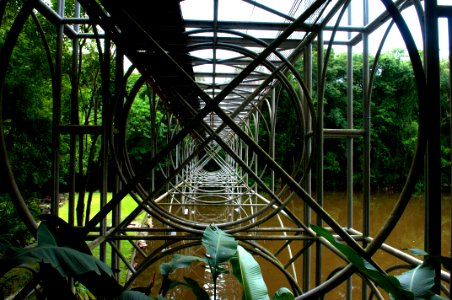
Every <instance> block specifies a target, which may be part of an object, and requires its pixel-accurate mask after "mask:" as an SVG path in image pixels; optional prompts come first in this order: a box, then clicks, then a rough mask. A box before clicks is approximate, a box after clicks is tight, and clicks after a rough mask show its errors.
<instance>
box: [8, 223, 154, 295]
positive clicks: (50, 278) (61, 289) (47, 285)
mask: <svg viewBox="0 0 452 300" xmlns="http://www.w3.org/2000/svg"><path fill="white" fill-rule="evenodd" d="M44 218H45V219H44V220H43V221H42V222H41V224H40V225H39V228H38V231H37V242H36V244H35V245H34V246H33V247H29V248H18V247H12V246H10V245H5V244H0V252H1V253H2V256H1V258H0V278H1V277H3V276H4V275H5V274H6V273H7V272H9V271H10V270H12V269H13V268H26V269H28V270H31V271H32V273H33V274H34V277H33V278H32V280H31V281H30V282H29V284H27V285H26V286H25V287H23V288H22V289H21V290H19V291H17V293H19V294H22V295H23V296H24V297H25V296H27V295H28V294H29V293H30V292H33V291H37V292H38V293H39V294H42V296H43V297H45V298H46V299H49V300H53V299H77V296H82V297H84V298H83V299H90V298H93V297H96V298H97V299H118V298H119V299H130V300H134V299H136V300H143V299H149V297H147V296H146V295H145V294H144V293H140V292H137V291H126V290H124V288H123V287H122V286H121V285H120V284H119V283H118V282H117V281H116V280H115V279H114V277H113V272H112V271H111V269H110V268H109V267H108V266H107V265H106V264H105V263H103V262H102V261H101V260H99V259H97V258H96V257H94V256H93V255H92V254H91V251H90V250H89V248H88V246H87V245H86V243H85V242H83V241H82V240H81V239H80V238H79V237H78V236H77V234H76V233H75V232H74V231H73V230H72V227H70V226H69V225H68V224H67V223H66V222H65V221H63V220H62V219H59V218H58V217H55V216H51V215H47V216H45V217H44ZM70 278H71V279H73V281H74V282H75V284H74V286H75V289H74V290H76V291H83V293H80V294H78V295H77V296H76V294H75V293H74V292H73V287H72V284H71V280H69V279H70ZM38 286H39V287H41V288H39V289H37V287H38ZM3 296H4V297H7V296H10V295H3Z"/></svg>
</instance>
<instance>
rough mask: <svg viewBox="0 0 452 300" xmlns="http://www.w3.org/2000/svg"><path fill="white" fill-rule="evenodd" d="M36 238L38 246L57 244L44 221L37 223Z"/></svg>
mask: <svg viewBox="0 0 452 300" xmlns="http://www.w3.org/2000/svg"><path fill="white" fill-rule="evenodd" d="M37 240H38V245H39V246H44V245H49V246H58V243H57V241H56V239H55V237H54V236H53V234H52V232H51V231H50V229H49V227H48V226H47V224H45V223H41V224H39V227H38V232H37Z"/></svg>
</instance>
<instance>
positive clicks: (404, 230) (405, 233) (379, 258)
mask: <svg viewBox="0 0 452 300" xmlns="http://www.w3.org/2000/svg"><path fill="white" fill-rule="evenodd" d="M397 198H398V195H397V194H395V193H381V194H375V195H373V196H372V198H371V210H370V212H371V213H370V224H371V230H370V233H371V236H372V235H375V234H376V233H377V232H378V231H379V229H380V228H381V226H382V225H383V224H384V222H385V220H386V219H387V217H388V214H389V212H390V211H391V209H392V208H393V206H394V204H395V203H396V201H397ZM346 201H347V200H346V196H345V194H344V193H327V194H325V198H324V207H325V209H326V210H327V211H328V212H329V213H330V214H331V215H332V216H333V217H334V218H335V219H336V220H337V221H338V222H339V223H340V224H341V225H343V226H346V225H347V220H348V218H347V211H348V209H347V202H346ZM450 202H451V201H450V196H444V197H443V199H442V215H441V216H438V217H441V220H442V255H444V256H450V254H451V235H450V232H451V223H450V222H451V204H450ZM301 207H302V206H300V205H295V204H294V206H293V207H292V208H291V209H292V210H294V211H295V212H296V213H297V214H299V215H300V216H302V215H303V211H302V208H301ZM424 207H425V205H424V200H423V198H422V197H413V198H412V200H411V201H410V203H409V205H408V207H407V209H406V211H405V213H404V215H403V217H402V218H401V219H400V221H399V223H398V224H397V226H396V228H395V229H394V231H393V232H392V234H391V236H390V237H389V238H388V240H387V241H386V243H387V244H388V245H390V246H393V247H395V248H398V249H409V248H417V249H423V248H424V233H423V228H424V220H425V217H424ZM362 211H363V207H362V201H361V198H360V197H359V196H357V197H356V198H355V200H354V203H353V228H355V229H356V230H358V231H362V215H363V213H362ZM313 218H315V216H313ZM259 243H260V244H261V245H264V246H265V247H267V248H268V249H270V250H275V249H278V247H280V245H281V242H272V241H270V242H268V241H267V242H261V241H260V242H259ZM155 246H156V245H155V244H154V245H152V243H150V244H149V247H155ZM312 248H313V249H314V248H315V247H312ZM298 249H299V246H296V245H294V246H293V249H292V250H293V251H296V250H298ZM322 249H324V250H322V258H321V262H322V274H321V280H322V281H324V280H325V279H326V278H327V277H328V276H329V275H330V274H331V273H332V272H333V271H334V270H335V269H337V268H340V267H341V266H343V265H344V262H343V261H342V260H341V259H340V258H338V257H337V256H336V255H335V254H332V252H330V251H329V250H327V249H326V248H324V247H323V248H322ZM195 251H200V250H195ZM406 252H407V253H408V251H406ZM311 253H312V264H314V263H315V259H316V258H315V251H314V250H312V251H311ZM198 254H200V253H198ZM278 258H279V259H280V260H281V261H283V260H285V259H287V258H285V257H278ZM373 259H374V260H375V261H376V262H377V263H378V264H379V265H380V266H381V267H382V268H383V269H387V268H389V267H391V266H393V265H396V264H403V262H401V261H400V260H398V259H396V258H394V257H392V256H390V255H388V254H387V253H386V252H383V251H379V252H377V253H376V255H375V256H374V257H373ZM257 260H258V262H259V263H260V265H261V269H262V273H263V276H264V280H265V282H266V284H267V287H268V289H269V294H270V295H273V294H274V293H275V291H276V290H277V289H278V288H280V287H283V286H285V287H289V283H288V281H287V280H286V279H285V278H284V277H283V276H281V275H279V274H281V273H280V272H279V271H278V270H277V269H276V268H275V267H274V266H272V265H271V264H269V263H268V262H266V261H265V260H262V259H259V258H257ZM297 268H300V270H298V271H297V277H298V280H299V281H301V277H302V276H303V275H302V274H301V273H302V272H301V262H300V264H299V265H298V266H296V269H297ZM151 269H152V270H153V271H151ZM395 272H398V271H395ZM146 273H147V274H150V273H157V274H158V266H153V267H152V268H150V271H149V272H146ZM394 274H395V273H394ZM178 276H179V278H180V279H182V277H183V276H188V277H191V278H193V279H197V280H198V281H199V282H203V283H204V288H205V289H206V290H210V291H211V290H212V288H213V287H212V285H211V284H209V283H208V282H211V280H210V274H208V272H205V271H204V269H203V268H202V267H200V266H198V267H197V268H193V269H191V270H189V271H185V272H178ZM309 277H310V281H311V282H310V288H312V287H314V286H315V285H316V283H315V282H316V274H315V270H314V268H313V269H312V273H311V274H309ZM300 285H301V284H300ZM156 286H157V287H159V286H160V282H159V279H158V276H157V280H156ZM217 290H218V297H217V299H227V300H233V299H241V289H240V285H239V284H238V283H237V282H236V280H235V279H234V278H233V277H232V275H227V276H224V277H222V278H220V281H219V287H218V289H217ZM361 290H362V289H361V280H360V279H359V277H358V276H356V275H355V276H353V280H352V293H353V299H362V296H361ZM155 292H157V291H155ZM345 295H346V284H345V283H344V284H342V285H341V286H339V287H338V288H336V289H335V290H333V291H332V292H330V293H329V294H328V295H326V296H325V298H324V299H346V296H345ZM168 299H196V298H195V297H194V296H193V295H192V294H191V293H190V292H187V291H186V289H184V288H179V289H174V290H173V291H172V292H171V293H170V295H169V296H168ZM374 299H375V298H374Z"/></svg>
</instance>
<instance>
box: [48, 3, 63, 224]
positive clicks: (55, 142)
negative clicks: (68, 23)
mask: <svg viewBox="0 0 452 300" xmlns="http://www.w3.org/2000/svg"><path fill="white" fill-rule="evenodd" d="M64 8H65V2H64V0H59V1H58V14H59V15H60V16H61V17H62V18H64ZM63 39H64V25H63V24H61V23H60V24H58V26H57V43H56V53H55V83H54V85H53V87H54V89H53V108H52V113H53V115H52V179H53V191H52V202H51V207H50V211H51V213H52V214H53V215H56V216H58V206H59V205H58V204H59V197H60V123H61V85H62V82H61V81H62V77H63V75H62V56H63Z"/></svg>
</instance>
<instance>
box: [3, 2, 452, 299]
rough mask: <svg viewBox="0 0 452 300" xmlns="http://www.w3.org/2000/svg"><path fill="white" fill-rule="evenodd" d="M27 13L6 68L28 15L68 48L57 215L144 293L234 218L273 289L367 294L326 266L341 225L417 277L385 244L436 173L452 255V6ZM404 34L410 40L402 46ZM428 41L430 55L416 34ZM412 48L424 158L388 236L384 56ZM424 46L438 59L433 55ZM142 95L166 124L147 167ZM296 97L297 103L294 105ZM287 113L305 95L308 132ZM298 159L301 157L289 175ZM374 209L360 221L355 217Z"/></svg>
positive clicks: (298, 105) (56, 109)
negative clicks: (147, 277) (90, 69)
mask: <svg viewBox="0 0 452 300" xmlns="http://www.w3.org/2000/svg"><path fill="white" fill-rule="evenodd" d="M8 5H9V1H2V2H1V12H2V15H4V14H5V11H6V12H7V11H8V7H9V6H8ZM14 13H15V14H16V15H15V23H14V25H13V26H12V27H11V28H10V29H9V31H8V33H7V34H6V40H5V43H4V44H3V46H2V49H1V51H2V52H1V57H0V59H1V65H2V66H5V65H7V63H8V60H9V57H10V53H11V51H13V49H14V47H15V44H16V40H17V36H18V35H19V34H20V32H21V28H22V25H23V23H24V22H25V21H26V20H27V19H30V18H33V20H34V21H35V23H36V26H37V32H40V34H42V36H43V37H44V38H43V40H45V35H46V32H45V30H44V28H47V29H48V28H49V26H42V22H48V24H52V25H53V28H55V29H56V32H57V37H58V38H57V41H56V42H55V43H49V44H47V46H46V45H45V43H43V47H47V48H46V49H47V50H48V55H49V61H52V62H53V64H52V68H53V70H54V72H53V77H52V78H50V80H52V83H53V87H54V89H53V103H54V104H53V135H52V141H53V158H50V159H52V160H53V168H52V174H53V189H52V196H51V198H52V199H51V206H50V213H51V214H55V215H63V214H64V215H67V216H68V217H67V218H68V222H69V223H70V224H72V225H74V226H75V227H76V228H77V229H78V230H79V232H80V233H81V234H82V236H83V237H84V239H85V240H86V241H88V243H89V245H90V247H91V248H99V255H100V257H101V258H102V259H104V260H105V258H106V254H107V252H111V258H112V259H111V261H109V262H108V263H111V264H112V268H113V270H115V272H116V275H117V276H118V278H119V276H120V275H119V273H121V272H127V274H128V276H127V286H132V285H134V284H135V285H136V282H138V281H139V280H140V277H141V276H144V274H146V273H149V272H146V270H148V268H152V267H153V266H156V265H157V266H158V265H159V264H160V263H161V262H162V261H164V259H165V257H167V256H171V255H173V254H175V253H189V252H190V251H197V250H194V249H196V248H197V247H198V246H199V241H200V237H201V236H202V232H203V230H204V229H205V227H206V226H207V225H209V224H217V225H218V226H219V227H220V228H222V229H223V230H225V231H227V232H229V233H231V234H233V235H234V236H235V237H236V239H237V240H239V242H240V244H242V245H243V246H244V247H245V248H246V249H248V250H249V251H250V252H252V253H253V254H254V255H255V256H256V257H259V259H261V261H262V263H263V264H267V265H268V266H267V267H266V268H267V269H266V270H270V271H267V273H270V274H269V275H266V276H270V277H269V278H270V280H271V281H273V280H275V278H282V279H281V284H282V285H285V286H288V287H290V288H291V289H292V290H293V292H294V294H295V295H297V296H298V297H299V299H311V298H312V297H316V296H318V295H320V294H325V293H329V294H330V295H333V298H334V299H337V298H335V296H334V295H337V294H338V292H337V289H338V286H342V287H344V286H345V288H344V289H345V292H344V293H345V294H346V295H347V296H346V298H352V295H353V293H352V290H353V289H355V285H356V283H354V280H355V278H357V275H356V273H355V271H354V269H353V268H351V267H350V266H347V264H346V263H345V262H344V261H342V260H341V259H340V256H339V255H337V260H338V261H339V264H338V269H337V270H336V271H337V272H333V270H330V269H328V267H330V266H325V265H324V264H323V265H322V257H323V255H324V256H327V255H336V254H334V252H332V250H331V247H330V245H329V243H328V242H326V241H325V240H322V239H320V238H318V237H317V236H316V235H315V233H314V232H313V231H312V229H311V225H310V224H312V223H315V224H319V225H322V226H324V227H326V228H328V229H329V230H331V232H332V233H333V234H335V235H337V236H338V237H339V238H340V239H341V240H342V241H344V242H345V243H347V244H348V245H350V246H351V247H353V248H354V249H355V250H356V251H358V252H359V253H360V254H362V255H363V256H365V257H367V258H369V259H372V258H373V257H374V256H376V255H378V254H379V253H380V255H383V254H381V253H383V252H384V255H388V256H391V257H394V258H395V259H396V260H397V261H398V263H396V265H397V264H405V265H412V266H415V265H418V264H420V263H421V260H419V259H417V258H414V257H412V256H410V255H407V254H406V253H404V252H402V251H400V250H398V249H396V248H394V247H392V246H391V245H389V244H387V243H385V242H386V240H387V238H388V236H390V235H391V232H392V230H393V228H394V227H395V226H396V225H397V222H398V221H399V220H400V219H401V218H402V216H403V214H404V210H405V208H406V206H407V205H408V203H409V201H410V199H411V198H412V194H413V190H414V185H415V184H416V182H418V180H419V178H420V176H421V172H422V173H423V174H424V176H423V178H424V179H423V180H424V185H425V186H426V187H427V188H426V192H425V218H426V221H425V225H424V226H420V228H418V230H419V235H425V249H426V250H427V251H428V252H429V253H431V254H437V255H440V254H441V245H442V243H447V242H449V241H444V240H441V230H442V229H441V218H438V216H440V215H441V201H439V199H440V198H441V180H440V178H439V175H438V174H439V173H440V172H439V168H440V162H439V157H440V155H439V154H438V153H439V151H440V148H441V143H440V141H439V138H438V134H439V126H438V122H439V109H438V107H439V104H438V103H439V71H438V65H439V59H440V58H439V37H438V32H439V29H438V20H440V19H442V20H445V22H444V23H442V24H450V22H451V21H450V19H451V18H452V6H450V4H449V5H448V4H438V3H436V1H425V3H424V2H422V1H417V0H412V1H410V0H406V1H401V0H396V1H390V0H381V1H368V0H359V1H355V0H351V1H346V0H333V1H331V0H330V1H327V0H297V1H293V0H281V1H264V0H262V1H261V0H227V1H226V0H221V1H220V0H183V1H178V0H168V1H144V0H129V1H119V0H100V1H92V0H79V1H78V2H74V1H65V0H58V1H55V3H54V4H53V5H52V4H50V3H47V2H46V1H40V0H27V1H23V5H22V6H21V7H20V10H19V11H16V12H14ZM413 20H415V21H414V25H413V23H412V22H413ZM447 20H449V21H448V22H449V23H447ZM407 22H411V23H408V24H409V26H408V25H407ZM445 26H446V27H447V26H448V25H445ZM415 27H416V28H415ZM41 30H42V31H41ZM389 31H391V34H392V32H395V34H396V35H395V37H394V35H385V33H386V32H389ZM421 32H423V33H424V34H423V35H422V37H423V40H422V41H421V43H419V42H418V41H417V40H415V38H418V37H419V36H420V35H421V34H420V33H421ZM87 41H89V43H88V42H87ZM396 42H397V43H401V45H402V46H403V47H406V53H407V55H408V58H409V59H410V60H411V63H412V66H413V74H414V77H415V80H416V86H417V93H418V105H419V115H420V117H419V132H418V135H417V144H418V146H417V151H416V153H415V154H414V156H413V157H412V158H410V161H409V162H408V163H411V171H410V173H409V174H407V175H406V183H405V188H404V190H403V191H402V193H401V194H400V196H399V198H398V200H397V201H395V202H394V204H393V205H392V207H391V210H390V211H387V212H386V220H384V221H385V225H384V226H381V227H378V228H372V224H373V223H372V220H371V219H370V214H371V211H370V207H371V201H372V193H371V189H370V174H371V169H372V162H371V161H370V151H371V147H372V140H371V136H370V128H371V126H378V124H375V123H372V118H371V104H372V96H371V91H372V84H373V78H374V75H375V74H374V72H375V68H374V67H373V66H372V65H370V63H369V62H370V59H369V57H370V56H372V57H374V58H375V61H377V60H378V56H379V54H380V51H381V50H382V49H385V48H384V47H386V46H387V45H388V44H392V43H396ZM65 44H70V45H71V51H72V54H73V57H74V60H73V61H72V62H71V64H72V66H71V68H72V70H73V73H72V74H71V79H72V80H71V84H72V86H71V89H70V90H72V92H70V94H69V95H65V94H64V93H66V92H67V89H63V88H62V86H61V78H60V77H61V76H63V75H62V65H63V63H62V61H61V57H62V49H63V45H65ZM49 45H54V47H56V48H55V49H51V48H50V46H49ZM87 45H91V46H92V45H95V47H97V50H96V53H97V54H98V57H97V58H96V59H97V60H98V61H99V66H100V67H101V72H100V74H101V75H100V76H102V86H101V87H100V91H101V101H102V102H101V104H100V106H101V109H99V110H98V116H97V120H96V121H89V122H82V121H81V120H80V119H79V115H80V110H81V109H82V108H81V104H80V103H81V100H80V97H81V93H80V92H79V91H78V82H80V81H81V80H83V78H82V77H81V76H82V75H79V73H78V72H77V70H78V69H79V68H80V65H81V64H83V63H84V61H82V60H78V57H82V56H81V55H80V53H84V51H85V49H84V47H87ZM420 48H422V49H420ZM318 49H322V51H318ZM338 49H342V51H344V52H345V53H347V57H348V60H347V62H346V64H345V65H344V66H343V70H344V72H347V74H348V75H347V78H348V79H347V82H348V90H347V99H346V101H347V107H348V108H347V116H346V118H347V120H346V126H345V127H344V128H325V127H324V126H323V118H324V116H323V105H325V103H324V102H323V101H317V99H318V98H322V97H320V96H319V95H323V92H324V89H325V85H327V84H329V83H328V82H327V80H326V73H327V72H328V67H329V57H330V55H331V53H332V51H339V50H338ZM419 50H423V52H422V53H423V54H424V55H423V56H422V57H421V55H420V53H421V52H420V51H419ZM353 53H361V54H362V56H361V59H362V64H363V72H362V74H363V75H362V76H363V78H362V89H363V93H362V94H363V96H362V99H354V98H353V94H354V91H353V88H354V85H353V76H352V74H351V70H352V64H353ZM0 73H1V75H2V76H0V78H1V79H0V80H1V81H2V83H3V82H4V80H5V78H8V75H9V74H8V70H7V68H4V67H2V69H1V71H0ZM134 74H140V76H139V79H138V80H135V81H134V82H133V84H130V82H131V78H132V77H133V75H134ZM313 77H315V78H316V85H315V86H314V84H313ZM134 78H136V76H135V77H134ZM143 89H144V90H146V93H147V97H148V99H149V103H148V112H147V113H148V114H149V116H150V117H149V118H148V119H147V123H146V124H143V126H147V127H149V128H151V129H150V130H151V132H152V134H150V135H149V136H147V137H146V138H147V139H148V147H149V152H148V153H150V155H147V157H145V159H144V162H143V163H141V164H140V165H137V164H134V163H133V162H134V161H135V158H134V155H136V153H134V152H133V151H130V150H131V149H129V147H128V138H129V137H130V133H129V132H128V128H129V124H128V122H129V121H128V120H129V115H130V114H131V112H132V111H133V110H134V105H135V100H136V98H137V97H138V94H139V93H140V91H143ZM426 91H428V93H427V92H426ZM282 94H285V95H286V97H284V98H281V95H282ZM313 95H314V96H313ZM64 97H69V98H70V103H71V104H70V105H71V108H70V114H71V115H70V116H67V117H65V118H63V116H62V114H63V113H62V111H66V110H62V107H61V106H62V98H64ZM281 99H284V100H281ZM282 101H289V103H285V105H286V107H287V106H289V107H290V108H291V109H292V110H293V112H294V115H295V116H296V121H295V122H289V120H282V119H280V118H278V109H279V107H281V106H282V105H283V104H282V103H281V102H282ZM357 101H358V102H360V103H362V105H363V107H364V113H363V116H362V122H360V123H359V124H360V125H359V126H357V125H355V123H356V121H355V120H354V117H353V106H354V103H356V102H357ZM162 112H163V113H162ZM1 117H2V116H1V111H0V118H1ZM355 118H356V117H355ZM63 120H66V121H63ZM0 124H1V122H0ZM284 126H291V127H293V132H294V136H296V139H295V140H294V141H292V142H293V143H294V145H295V146H294V147H295V149H296V151H294V152H293V153H284V154H282V153H276V151H277V149H279V148H278V147H276V145H275V140H276V139H275V136H276V135H278V133H279V132H278V131H279V130H280V128H281V127H284ZM163 131H165V132H164V135H165V138H164V139H158V138H157V136H158V134H157V133H159V132H163ZM135 134H139V132H138V133H135ZM143 134H144V130H143ZM0 137H1V140H2V149H1V154H2V157H1V160H2V173H3V174H4V175H5V178H6V179H7V182H6V184H7V185H8V186H9V187H10V190H11V196H12V199H13V201H14V203H15V205H16V208H17V210H18V211H19V212H20V214H21V216H22V218H23V221H24V222H25V224H27V226H28V227H29V229H30V230H34V229H35V228H36V226H37V225H36V224H37V221H35V220H34V219H33V218H32V217H31V214H30V212H29V209H28V208H27V206H26V204H25V203H26V202H25V201H24V199H23V197H22V195H21V190H20V187H18V186H17V185H16V183H15V179H14V178H15V175H17V174H14V173H13V172H12V171H11V170H12V169H11V166H10V164H9V160H8V153H7V152H6V149H5V143H4V131H3V127H1V130H0ZM262 137H265V142H262ZM333 138H334V139H342V140H345V141H346V148H345V149H344V153H343V155H344V156H346V157H347V161H348V163H347V169H346V170H343V174H344V182H345V185H346V186H347V191H346V193H345V194H344V196H343V198H344V202H343V205H344V206H345V209H344V211H345V212H344V214H345V215H346V217H345V218H344V219H343V220H337V219H335V218H333V216H332V214H331V212H329V211H328V210H327V208H326V206H325V205H324V188H323V186H324V182H325V180H327V179H326V178H324V176H323V174H324V169H323V165H322V161H323V156H324V153H325V149H324V148H323V145H324V141H325V140H326V139H333ZM63 139H65V140H66V141H69V150H67V151H69V152H70V153H71V155H70V159H68V160H67V161H60V160H59V157H60V152H61V151H62V149H61V143H62V140H63ZM94 139H98V140H99V142H98V143H99V144H100V145H101V147H100V151H99V152H98V153H97V154H95V155H97V156H98V157H97V159H96V161H98V165H97V166H96V170H94V167H93V166H89V165H88V167H86V166H83V164H82V163H81V162H82V161H83V160H84V159H85V158H84V157H87V156H88V155H90V153H89V151H86V150H85V151H83V150H82V149H85V147H86V144H85V143H88V142H87V141H88V140H94ZM356 147H360V148H362V149H364V151H363V153H364V154H363V157H362V158H361V159H360V160H359V161H362V162H363V166H362V167H361V168H358V169H359V170H360V171H359V172H362V174H361V176H359V178H362V182H360V183H359V185H360V186H362V190H361V191H360V193H359V195H358V194H356V192H355V191H354V188H353V187H354V184H356V182H354V175H356V174H355V173H356V172H358V171H356V170H357V168H354V167H353V161H354V160H353V159H352V158H353V156H354V149H355V148H356ZM65 151H66V150H65ZM287 159H289V160H290V162H291V163H289V164H283V160H287ZM63 164H68V165H69V169H70V170H71V171H70V172H71V173H70V180H69V184H68V186H69V191H68V205H65V206H64V207H63V208H60V207H59V206H60V205H59V198H60V194H61V190H60V179H59V176H60V175H59V170H60V169H61V168H62V167H67V166H63ZM287 166H289V167H287ZM426 166H428V167H426ZM78 168H81V169H78ZM84 168H85V169H84ZM90 168H93V170H90ZM77 172H82V173H83V172H85V173H90V172H92V173H90V174H92V175H91V176H97V177H98V179H99V181H100V182H101V184H100V190H99V193H100V199H99V205H100V209H99V212H96V213H91V214H88V211H89V209H90V205H91V204H90V202H89V201H88V199H89V198H90V196H89V192H88V191H86V190H81V189H80V188H78V187H79V186H80V184H79V183H78V180H79V179H78V178H77V176H76V174H77ZM314 179H315V180H314ZM125 199H132V200H131V201H132V203H133V206H134V207H135V208H134V209H133V210H132V211H131V212H130V213H129V212H128V213H127V214H125V213H122V209H121V207H122V206H123V202H124V201H126V200H125ZM128 201H130V200H128ZM357 202H359V203H360V205H359V207H360V209H361V211H359V212H358V211H354V209H353V208H354V207H356V205H354V203H357ZM62 209H64V210H66V211H65V212H62ZM93 210H94V209H93ZM449 231H450V228H449ZM371 232H372V235H371ZM124 243H127V244H130V245H132V249H133V250H134V256H133V257H135V258H136V257H138V256H139V257H140V260H139V262H138V260H137V261H131V260H130V258H129V254H128V253H124V249H130V247H129V248H127V247H125V246H124ZM143 245H145V247H143ZM120 265H123V266H125V268H126V269H127V270H126V271H124V270H123V269H121V268H120ZM120 269H121V271H120ZM325 270H329V271H325ZM437 272H438V274H440V275H441V276H440V277H441V280H442V281H441V282H442V285H443V287H444V289H443V290H444V293H446V294H447V295H448V288H449V282H448V281H449V273H447V272H445V271H444V270H440V269H439V268H438V270H437ZM333 275H334V276H333ZM276 281H278V280H276ZM278 284H279V281H278ZM359 285H360V286H361V283H360V284H359ZM364 286H365V284H364ZM363 290H366V291H367V292H364V293H363V296H362V298H366V297H367V296H365V295H366V293H367V295H369V294H372V293H377V292H376V290H375V286H372V285H369V286H368V287H367V288H363ZM301 291H303V294H302V292H301ZM355 297H356V295H355ZM358 297H361V295H359V296H358Z"/></svg>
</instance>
